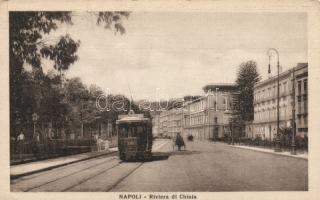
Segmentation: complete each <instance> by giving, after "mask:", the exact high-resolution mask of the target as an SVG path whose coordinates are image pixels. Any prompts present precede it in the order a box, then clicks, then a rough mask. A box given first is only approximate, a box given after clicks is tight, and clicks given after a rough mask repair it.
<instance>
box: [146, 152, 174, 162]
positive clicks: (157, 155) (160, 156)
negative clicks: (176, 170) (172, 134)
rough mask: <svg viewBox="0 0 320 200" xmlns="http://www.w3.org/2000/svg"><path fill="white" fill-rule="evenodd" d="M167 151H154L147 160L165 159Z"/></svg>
mask: <svg viewBox="0 0 320 200" xmlns="http://www.w3.org/2000/svg"><path fill="white" fill-rule="evenodd" d="M169 156H170V154H169V153H164V152H154V153H153V154H152V158H151V159H150V160H149V161H158V160H167V159H168V158H169Z"/></svg>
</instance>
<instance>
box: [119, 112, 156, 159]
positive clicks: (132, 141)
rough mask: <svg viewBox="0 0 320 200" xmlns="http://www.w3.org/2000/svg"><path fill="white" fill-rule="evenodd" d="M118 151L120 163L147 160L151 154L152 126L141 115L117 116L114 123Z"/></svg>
mask: <svg viewBox="0 0 320 200" xmlns="http://www.w3.org/2000/svg"><path fill="white" fill-rule="evenodd" d="M116 125H117V133H118V134H117V135H118V151H119V157H120V159H121V160H122V161H130V160H148V159H150V158H151V156H152V153H151V150H152V125H151V121H150V119H149V118H145V117H144V116H143V114H134V112H133V111H130V112H129V114H128V115H119V119H118V120H117V121H116Z"/></svg>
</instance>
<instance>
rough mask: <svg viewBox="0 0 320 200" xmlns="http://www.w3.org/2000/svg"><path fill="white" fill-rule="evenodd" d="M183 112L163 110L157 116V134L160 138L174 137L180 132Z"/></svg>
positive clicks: (174, 109)
mask: <svg viewBox="0 0 320 200" xmlns="http://www.w3.org/2000/svg"><path fill="white" fill-rule="evenodd" d="M182 119H183V110H182V109H181V108H171V109H169V110H164V111H162V112H161V113H160V115H159V134H160V135H161V136H169V137H175V136H176V134H177V133H181V132H182Z"/></svg>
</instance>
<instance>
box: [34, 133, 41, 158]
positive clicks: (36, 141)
mask: <svg viewBox="0 0 320 200" xmlns="http://www.w3.org/2000/svg"><path fill="white" fill-rule="evenodd" d="M39 145H40V133H39V132H36V133H35V135H33V140H32V153H33V155H34V156H35V157H36V158H37V159H38V158H39V153H40V152H39V150H40V149H39Z"/></svg>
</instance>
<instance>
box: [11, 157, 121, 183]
mask: <svg viewBox="0 0 320 200" xmlns="http://www.w3.org/2000/svg"><path fill="white" fill-rule="evenodd" d="M114 153H117V151H109V152H106V153H104V154H99V155H95V156H89V157H87V158H82V159H79V160H74V161H71V162H66V163H62V164H58V165H54V166H50V167H45V168H42V169H37V170H34V171H30V172H25V173H21V174H14V175H10V180H14V179H18V178H20V177H23V176H27V175H31V174H36V173H39V172H44V171H48V170H51V169H54V168H58V167H63V166H66V165H70V164H73V163H77V162H81V161H85V160H90V159H93V158H98V157H101V156H105V155H111V154H114Z"/></svg>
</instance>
